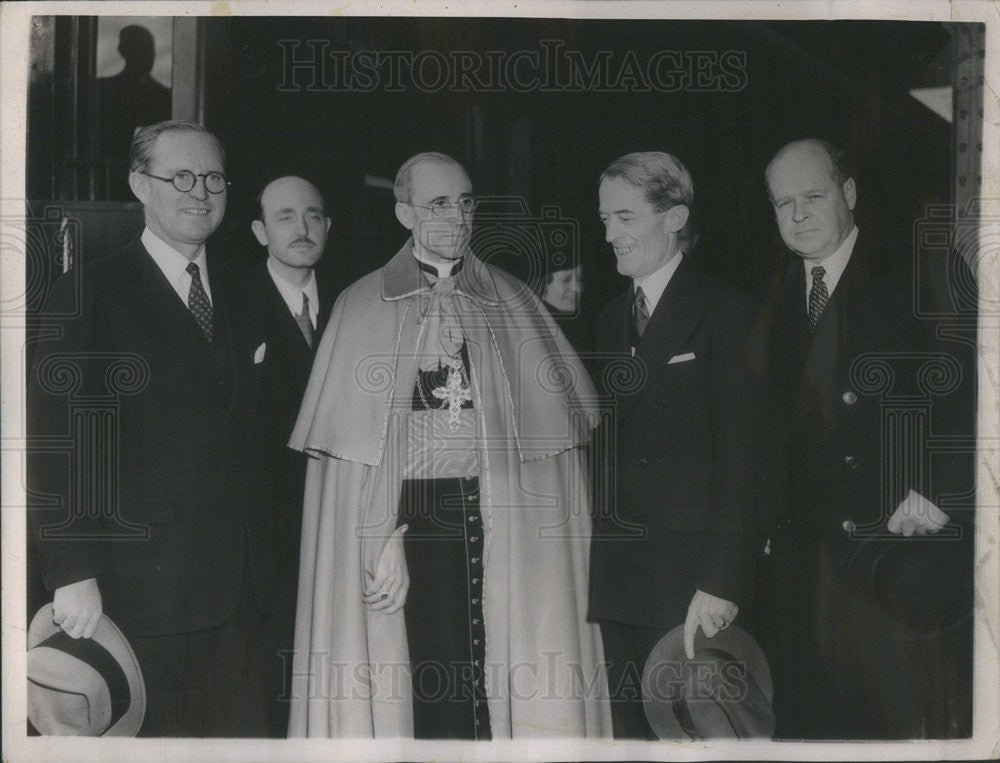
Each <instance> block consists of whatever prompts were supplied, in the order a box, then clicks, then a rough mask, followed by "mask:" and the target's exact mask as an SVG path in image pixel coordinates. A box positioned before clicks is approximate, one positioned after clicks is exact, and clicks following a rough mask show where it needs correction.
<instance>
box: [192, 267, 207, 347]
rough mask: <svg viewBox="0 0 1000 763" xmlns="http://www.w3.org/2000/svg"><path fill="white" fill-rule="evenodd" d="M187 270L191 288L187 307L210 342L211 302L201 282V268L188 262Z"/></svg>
mask: <svg viewBox="0 0 1000 763" xmlns="http://www.w3.org/2000/svg"><path fill="white" fill-rule="evenodd" d="M186 269H187V272H188V273H190V274H191V289H190V291H188V309H189V310H190V311H191V314H192V315H193V316H194V319H195V320H196V321H198V325H199V326H200V327H201V333H202V334H204V335H205V339H207V340H208V342H209V343H210V344H211V342H212V303H211V302H209V301H208V295H207V294H206V293H205V287H204V286H202V284H201V270H200V269H199V268H198V264H197V263H195V262H191V263H188V266H187V268H186Z"/></svg>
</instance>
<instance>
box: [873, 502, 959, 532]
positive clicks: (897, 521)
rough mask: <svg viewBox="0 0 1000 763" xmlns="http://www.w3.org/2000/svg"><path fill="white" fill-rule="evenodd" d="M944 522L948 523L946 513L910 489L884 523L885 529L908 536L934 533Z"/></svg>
mask: <svg viewBox="0 0 1000 763" xmlns="http://www.w3.org/2000/svg"><path fill="white" fill-rule="evenodd" d="M946 524H948V515H947V514H945V513H944V512H943V511H941V509H939V508H938V507H937V506H935V505H934V504H933V503H931V502H930V501H928V500H927V499H926V498H924V497H923V496H922V495H920V493H918V492H917V491H915V490H911V491H910V492H909V493H907V494H906V498H904V499H903V500H902V501H900V503H899V506H897V507H896V510H895V511H894V512H892V516H891V517H889V521H888V522H887V523H886V529H887V530H888V531H889V532H891V533H895V534H897V535H898V534H899V533H902V534H903V535H904V536H906V537H907V538H909V537H910V536H911V535H913V533H916V534H917V535H926V534H927V533H931V534H934V533H936V532H937V531H938V530H940V529H941V528H942V527H944V526H945V525H946Z"/></svg>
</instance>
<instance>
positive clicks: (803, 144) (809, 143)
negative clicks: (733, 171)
mask: <svg viewBox="0 0 1000 763" xmlns="http://www.w3.org/2000/svg"><path fill="white" fill-rule="evenodd" d="M828 146H830V147H833V146H832V144H828V143H826V142H825V141H822V140H820V139H819V138H803V139H802V140H793V141H792V142H791V143H786V144H785V145H784V146H782V147H781V148H779V149H778V151H777V152H776V153H775V154H774V156H772V157H771V161H769V162H768V163H767V167H765V168H764V184H765V185H766V186H767V193H768V195H769V196H770V195H771V171H772V170H773V169H774V165H775V164H777V163H778V162H779V161H780V160H781V159H784V158H785V157H786V156H787V155H788V154H791V153H793V152H795V151H804V152H808V153H812V154H813V155H819V156H822V157H823V158H824V159H825V160H826V169H827V172H828V174H829V175H830V179H831V180H833V182H834V183H836V184H837V185H842V184H843V183H846V182H847V181H848V180H849V179H850V175H848V177H846V178H844V180H843V181H840V180H838V179H837V166H836V162H835V161H834V158H833V156H832V155H831V153H830V148H829V147H828ZM833 148H835V147H833Z"/></svg>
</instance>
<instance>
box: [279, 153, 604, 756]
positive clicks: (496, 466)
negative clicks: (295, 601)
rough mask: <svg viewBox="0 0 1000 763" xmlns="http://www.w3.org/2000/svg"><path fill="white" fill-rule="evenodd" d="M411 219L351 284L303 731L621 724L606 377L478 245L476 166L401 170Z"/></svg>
mask: <svg viewBox="0 0 1000 763" xmlns="http://www.w3.org/2000/svg"><path fill="white" fill-rule="evenodd" d="M394 194H395V198H396V206H395V212H396V218H397V219H398V220H399V222H400V223H401V224H402V225H403V226H404V227H405V228H406V229H407V230H408V231H410V233H411V238H410V239H409V240H408V241H407V242H406V243H405V244H404V245H403V247H402V248H401V249H400V250H399V252H397V253H396V255H395V256H394V257H393V258H392V259H391V260H390V261H389V263H388V264H387V265H386V266H385V267H383V268H381V269H379V270H377V271H375V272H374V273H371V274H369V275H368V276H366V277H364V278H362V279H361V280H360V281H358V282H356V283H355V284H353V285H352V286H350V287H349V288H348V289H346V290H345V291H344V292H343V293H342V294H341V295H340V297H339V298H338V300H337V303H336V305H335V306H334V309H333V314H332V315H331V317H330V321H329V324H328V325H327V329H326V331H325V333H324V335H323V340H322V342H321V343H320V346H319V348H318V351H317V357H316V362H315V364H314V366H313V372H312V375H311V377H310V380H309V385H308V387H307V389H306V395H305V400H304V402H303V406H302V411H301V413H300V415H299V419H298V422H297V423H296V426H295V430H294V431H293V433H292V439H291V446H292V447H294V448H297V449H301V450H304V451H306V452H307V453H308V454H309V455H310V456H312V458H311V459H310V462H309V466H308V473H307V481H306V498H305V505H304V509H303V514H304V516H303V525H302V535H303V546H302V562H301V565H302V573H301V576H300V579H299V580H300V583H299V586H300V588H299V611H298V615H297V619H296V630H295V658H294V659H295V662H294V666H293V691H292V697H293V700H292V702H293V704H292V711H291V723H290V732H291V735H292V736H317V737H372V736H374V737H401V736H402V737H406V736H415V737H417V738H450V739H472V740H485V739H510V738H525V737H583V736H607V735H608V734H609V732H610V718H609V714H608V705H607V687H606V681H605V677H604V672H603V667H602V665H601V662H602V659H603V654H602V651H601V643H600V635H599V633H598V630H597V628H596V627H595V626H593V625H589V624H588V623H587V622H586V621H585V619H584V618H585V614H586V585H587V551H588V539H589V535H590V532H589V518H588V516H587V512H586V509H587V491H586V487H585V482H584V479H583V469H582V455H581V448H580V446H582V445H583V444H584V443H585V442H586V441H587V439H588V437H589V432H590V428H591V426H592V420H591V416H592V414H593V412H594V409H593V402H594V400H593V397H594V393H593V389H592V388H591V386H590V383H589V381H588V380H587V375H586V372H585V371H584V370H583V368H582V366H581V365H580V363H579V361H578V360H577V358H576V356H575V354H574V353H573V351H572V349H571V348H570V347H569V345H568V343H567V342H566V340H565V339H564V338H563V336H562V334H561V333H560V332H559V331H558V329H557V328H556V326H555V324H554V323H553V322H552V319H551V318H549V317H548V315H547V314H546V313H545V311H544V310H541V309H540V308H539V302H538V298H537V297H536V296H535V295H534V294H533V293H532V292H531V291H530V290H529V289H528V288H527V287H526V286H525V285H524V284H523V283H521V282H520V281H517V280H516V279H514V278H512V277H511V276H509V275H507V274H506V273H504V272H503V271H501V270H498V269H496V268H494V267H492V266H490V265H487V264H485V263H484V262H482V261H481V260H479V259H478V258H477V257H476V256H475V254H473V253H472V252H471V251H470V250H469V238H470V234H471V228H472V216H473V212H474V210H475V207H476V200H475V198H474V197H473V195H472V183H471V181H470V180H469V176H468V175H467V174H466V172H465V170H464V169H463V168H462V166H461V165H460V164H459V163H458V162H456V161H455V160H454V159H452V158H451V157H449V156H446V155H444V154H437V153H424V154H418V155H416V156H414V157H412V158H411V159H409V160H408V161H407V162H405V163H404V164H403V166H402V167H401V168H400V170H399V172H398V174H397V176H396V181H395V184H394Z"/></svg>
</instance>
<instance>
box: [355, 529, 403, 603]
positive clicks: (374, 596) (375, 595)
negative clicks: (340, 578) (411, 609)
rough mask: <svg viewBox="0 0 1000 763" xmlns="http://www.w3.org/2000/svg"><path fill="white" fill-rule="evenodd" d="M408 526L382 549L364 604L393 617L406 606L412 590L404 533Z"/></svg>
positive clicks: (366, 590) (366, 588)
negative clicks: (404, 545)
mask: <svg viewBox="0 0 1000 763" xmlns="http://www.w3.org/2000/svg"><path fill="white" fill-rule="evenodd" d="M404 532H406V525H403V526H402V527H400V528H399V529H397V530H396V532H394V533H393V534H392V536H391V537H390V538H389V542H388V543H386V544H385V548H383V549H382V555H381V556H380V557H379V558H378V567H376V568H375V579H374V580H372V582H371V584H370V585H368V586H366V587H365V596H364V602H365V604H367V605H368V606H369V608H370V609H372V610H374V611H377V612H384V613H385V614H387V615H391V614H392V613H393V612H396V611H398V610H399V609H400V608H401V607H402V606H403V605H404V604H406V594H407V592H408V591H409V590H410V574H409V572H407V570H406V554H405V553H404V551H403V533H404Z"/></svg>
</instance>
